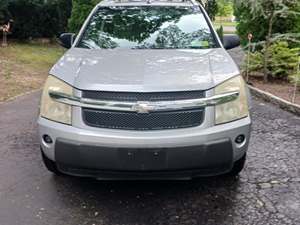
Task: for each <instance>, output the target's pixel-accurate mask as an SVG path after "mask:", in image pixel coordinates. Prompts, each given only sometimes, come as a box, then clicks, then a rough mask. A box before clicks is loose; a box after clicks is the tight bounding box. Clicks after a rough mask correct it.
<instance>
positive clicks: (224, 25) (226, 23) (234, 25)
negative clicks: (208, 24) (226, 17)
mask: <svg viewBox="0 0 300 225" xmlns="http://www.w3.org/2000/svg"><path fill="white" fill-rule="evenodd" d="M213 24H214V26H217V27H220V26H221V25H222V26H223V27H236V25H237V23H236V22H226V21H225V22H220V21H214V22H213Z"/></svg>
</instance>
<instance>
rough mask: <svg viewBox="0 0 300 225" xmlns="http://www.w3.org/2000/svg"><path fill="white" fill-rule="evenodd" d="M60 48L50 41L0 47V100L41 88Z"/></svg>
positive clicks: (60, 51) (59, 53)
mask: <svg viewBox="0 0 300 225" xmlns="http://www.w3.org/2000/svg"><path fill="white" fill-rule="evenodd" d="M63 52H64V50H63V48H61V47H59V46H58V45H50V44H21V43H10V45H9V47H7V48H3V47H1V46H0V102H1V101H5V100H7V99H9V98H12V97H14V96H17V95H20V94H22V93H25V92H28V91H31V90H35V89H39V88H41V87H42V85H43V83H44V81H45V79H46V77H47V75H48V72H49V70H50V68H51V67H52V65H53V64H54V63H55V62H56V61H57V60H58V59H59V57H60V56H61V55H62V54H63Z"/></svg>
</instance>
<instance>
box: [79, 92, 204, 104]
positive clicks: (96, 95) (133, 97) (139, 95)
mask: <svg viewBox="0 0 300 225" xmlns="http://www.w3.org/2000/svg"><path fill="white" fill-rule="evenodd" d="M82 97H83V98H90V99H97V100H108V101H133V102H136V101H175V100H185V99H197V98H204V97H205V92H204V91H179V92H145V93H144V92H107V91H83V92H82Z"/></svg>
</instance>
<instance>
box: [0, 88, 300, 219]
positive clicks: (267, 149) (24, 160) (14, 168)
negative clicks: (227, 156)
mask: <svg viewBox="0 0 300 225" xmlns="http://www.w3.org/2000/svg"><path fill="white" fill-rule="evenodd" d="M38 95H39V93H35V94H31V95H27V96H24V97H21V98H18V99H17V100H15V101H13V102H10V103H5V104H1V105H0V143H1V145H0V225H19V224H20V225H46V224H47V225H85V224H89V225H92V224H97V225H98V224H101V225H102V224H103V225H111V224H113V225H117V224H119V225H121V224H125V225H135V224H136V225H155V224H160V225H163V224H164V225H165V224H172V225H176V224H187V225H193V224H205V225H231V224H236V225H244V224H245V225H246V224H250V225H253V224H263V225H267V224H272V225H275V224H280V225H283V224H300V173H299V172H300V171H299V168H300V118H297V117H295V116H293V115H292V114H290V113H287V112H285V111H282V110H280V109H277V108H276V107H274V106H273V105H270V104H265V103H262V102H259V101H257V100H254V102H253V105H254V110H253V111H254V112H253V118H254V127H253V136H252V140H251V146H250V152H249V160H248V163H247V166H246V169H245V171H244V172H243V173H242V174H241V177H240V179H239V180H234V179H230V178H224V177H217V178H210V179H200V180H195V181H189V182H187V181H185V182H100V181H95V180H90V179H78V178H70V177H55V176H52V175H51V174H50V173H48V172H47V171H46V169H45V168H44V167H43V165H42V163H41V159H40V155H39V145H38V142H37V130H36V123H35V120H36V117H37V105H38Z"/></svg>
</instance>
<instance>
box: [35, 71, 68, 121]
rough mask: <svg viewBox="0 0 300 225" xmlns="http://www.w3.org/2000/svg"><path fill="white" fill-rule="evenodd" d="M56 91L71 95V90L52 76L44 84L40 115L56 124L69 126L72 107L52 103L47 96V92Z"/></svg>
mask: <svg viewBox="0 0 300 225" xmlns="http://www.w3.org/2000/svg"><path fill="white" fill-rule="evenodd" d="M50 90H53V91H57V92H61V93H64V94H68V95H72V94H73V88H72V87H71V86H70V85H68V84H66V83H65V82H63V81H61V80H59V79H57V78H55V77H54V76H51V75H50V76H49V77H48V79H47V81H46V84H45V86H44V90H43V94H42V100H41V109H40V115H41V117H44V118H47V119H49V120H53V121H56V122H60V123H64V124H69V125H71V123H72V115H71V111H72V107H71V106H70V105H66V104H63V103H59V102H56V101H54V100H53V99H52V98H51V97H50V96H49V91H50Z"/></svg>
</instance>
